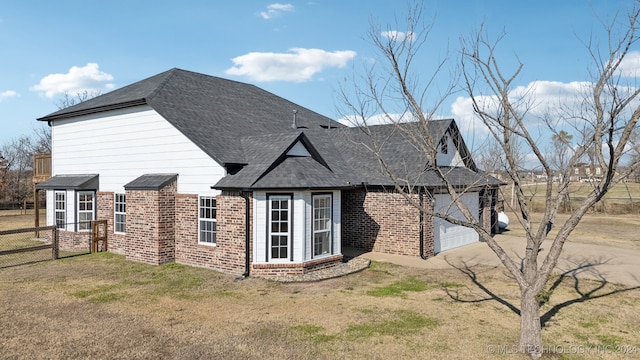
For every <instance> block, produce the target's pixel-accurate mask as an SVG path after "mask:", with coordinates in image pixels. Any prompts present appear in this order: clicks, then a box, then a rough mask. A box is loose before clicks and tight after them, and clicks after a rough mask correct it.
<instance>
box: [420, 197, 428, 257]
mask: <svg viewBox="0 0 640 360" xmlns="http://www.w3.org/2000/svg"><path fill="white" fill-rule="evenodd" d="M418 198H419V199H420V257H421V258H422V260H427V258H428V257H427V256H426V255H425V254H424V194H423V193H422V192H421V193H420V195H418Z"/></svg>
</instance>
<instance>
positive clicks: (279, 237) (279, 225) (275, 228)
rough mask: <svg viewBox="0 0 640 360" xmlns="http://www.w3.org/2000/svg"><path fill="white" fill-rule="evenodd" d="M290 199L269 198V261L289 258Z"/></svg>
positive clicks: (286, 197) (282, 197) (285, 196)
mask: <svg viewBox="0 0 640 360" xmlns="http://www.w3.org/2000/svg"><path fill="white" fill-rule="evenodd" d="M290 216H291V197H290V196H288V195H276V196H270V197H269V240H270V250H271V259H287V258H289V246H290V243H291V241H290V230H291V229H290V228H291V218H290Z"/></svg>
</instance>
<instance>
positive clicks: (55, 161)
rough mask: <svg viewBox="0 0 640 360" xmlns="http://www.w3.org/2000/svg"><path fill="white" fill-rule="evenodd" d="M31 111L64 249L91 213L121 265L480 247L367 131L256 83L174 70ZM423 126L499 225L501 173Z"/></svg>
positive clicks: (288, 264) (411, 168)
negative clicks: (46, 131)
mask: <svg viewBox="0 0 640 360" xmlns="http://www.w3.org/2000/svg"><path fill="white" fill-rule="evenodd" d="M38 120H40V121H46V122H48V123H49V125H50V126H51V127H52V174H53V177H52V178H50V179H49V180H47V181H45V182H42V183H39V184H38V189H40V190H44V191H46V199H47V224H50V225H52V224H56V226H57V227H58V229H59V241H60V242H61V244H62V246H63V247H66V248H74V247H76V248H80V247H82V248H86V244H87V242H88V241H89V230H90V221H91V220H94V219H98V220H102V219H104V220H107V222H108V235H109V248H108V250H109V251H111V252H114V253H119V254H124V255H125V256H126V257H127V258H128V259H131V260H134V261H141V262H145V263H151V264H162V263H167V262H173V261H175V262H179V263H182V264H187V265H192V266H199V267H206V268H211V269H215V270H219V271H222V272H226V273H231V274H238V275H240V274H244V275H252V276H263V277H270V276H278V275H279V274H282V273H288V274H302V273H307V272H311V271H314V270H317V269H322V268H326V267H329V266H333V265H335V264H337V263H340V262H341V261H342V259H343V254H342V249H343V248H344V247H358V248H363V249H367V250H375V251H381V252H386V253H393V254H402V255H410V256H422V257H424V258H427V257H429V256H433V255H434V254H435V253H437V252H440V251H445V250H447V249H449V248H452V247H456V246H461V245H464V244H468V243H472V242H476V241H478V235H477V234H476V233H475V232H474V231H473V230H470V229H468V228H465V227H461V226H456V225H453V224H450V223H448V222H446V221H443V220H439V219H433V218H431V217H429V216H426V215H424V214H423V213H421V212H420V211H418V210H417V209H416V208H415V207H414V206H411V205H410V204H409V203H408V202H407V200H406V199H405V198H403V196H402V195H401V194H399V193H398V192H396V191H394V190H393V181H391V179H390V178H389V176H387V175H385V174H384V173H383V172H382V171H381V169H380V165H379V162H378V160H377V158H376V157H375V156H373V154H372V153H371V152H369V151H367V150H366V148H365V147H364V146H363V144H367V142H370V141H372V140H371V139H372V138H371V137H368V136H366V135H365V134H364V132H363V131H362V130H361V129H358V128H348V127H345V126H343V125H341V124H339V123H337V122H335V121H333V120H331V119H329V118H327V117H325V116H322V115H320V114H317V113H315V112H313V111H311V110H308V109H306V108H304V107H302V106H299V105H296V104H294V103H292V102H290V101H287V100H285V99H283V98H281V97H278V96H276V95H274V94H271V93H269V92H266V91H264V90H262V89H259V88H257V87H255V86H253V85H248V84H244V83H239V82H235V81H230V80H226V79H221V78H217V77H212V76H207V75H203V74H198V73H194V72H189V71H184V70H180V69H172V70H169V71H167V72H164V73H161V74H158V75H155V76H153V77H150V78H148V79H145V80H142V81H139V82H137V83H134V84H131V85H129V86H126V87H123V88H120V89H118V90H115V91H112V92H110V93H106V94H104V95H101V96H98V97H96V98H93V99H90V100H88V101H86V102H83V103H80V104H77V105H74V106H71V107H69V108H66V109H63V110H60V111H57V112H54V113H52V114H50V115H47V116H44V117H42V118H39V119H38ZM406 126H415V125H411V124H407V125H406ZM371 131H372V134H373V136H374V137H379V138H381V139H382V138H384V140H385V144H386V145H385V147H384V148H383V156H384V158H385V159H386V160H388V161H389V164H391V166H392V167H394V169H395V170H397V171H398V172H399V173H400V172H402V174H403V178H406V179H411V181H412V183H413V184H418V185H423V186H422V187H421V189H427V190H426V191H425V190H423V191H416V192H415V194H412V196H413V198H414V199H415V201H427V200H425V199H427V198H429V199H434V203H433V206H434V207H435V209H436V210H439V211H443V212H444V211H450V212H456V211H457V212H459V210H457V209H456V208H455V206H451V199H450V197H449V195H447V194H445V192H444V191H443V189H442V182H441V181H440V179H439V178H438V177H437V176H435V175H434V173H433V170H429V168H428V166H427V165H428V161H427V160H426V157H425V156H424V154H421V153H420V152H419V151H416V149H415V148H414V147H413V146H411V144H409V143H408V142H407V140H406V138H405V137H404V136H402V134H401V133H400V132H397V131H395V130H394V128H393V127H392V126H388V125H379V126H373V127H371ZM428 131H429V132H431V133H432V134H434V136H435V137H437V138H438V139H441V140H440V146H439V148H440V150H439V154H438V166H441V168H442V169H445V170H446V173H447V176H448V177H449V179H450V180H451V181H452V182H453V183H454V184H455V185H456V186H466V187H470V189H471V190H472V191H470V192H468V193H466V194H465V195H464V197H463V200H464V201H465V202H466V204H467V205H468V206H469V208H470V209H472V211H473V212H474V214H477V216H478V219H480V221H481V222H482V224H483V226H485V227H486V228H487V229H490V228H492V224H495V216H496V215H495V211H494V205H495V201H496V198H497V191H496V189H497V186H499V185H500V182H499V181H497V180H496V179H494V178H492V177H489V176H486V175H484V174H482V173H481V172H479V171H478V169H477V168H476V166H475V164H474V162H473V160H472V158H471V155H470V153H469V151H468V149H467V148H466V145H465V144H464V141H463V139H462V137H461V136H460V133H459V131H458V129H457V126H456V124H455V122H454V121H453V120H442V121H433V122H431V123H430V124H429V129H428ZM457 216H461V215H460V214H458V215H457Z"/></svg>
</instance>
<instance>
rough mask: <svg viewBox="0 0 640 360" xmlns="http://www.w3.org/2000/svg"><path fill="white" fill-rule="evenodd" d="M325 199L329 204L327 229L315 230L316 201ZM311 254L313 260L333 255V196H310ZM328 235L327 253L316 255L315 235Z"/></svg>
mask: <svg viewBox="0 0 640 360" xmlns="http://www.w3.org/2000/svg"><path fill="white" fill-rule="evenodd" d="M321 198H325V199H327V200H328V204H329V218H328V220H329V227H328V228H327V229H323V230H317V229H316V211H315V210H316V202H315V201H316V199H321ZM311 224H312V225H311V227H312V231H311V254H312V258H313V259H318V258H322V257H326V256H331V255H332V253H333V194H314V195H312V196H311ZM320 233H329V239H328V240H329V244H328V245H327V246H328V248H329V251H328V252H327V253H324V254H316V234H320Z"/></svg>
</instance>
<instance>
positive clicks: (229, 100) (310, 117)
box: [38, 69, 500, 189]
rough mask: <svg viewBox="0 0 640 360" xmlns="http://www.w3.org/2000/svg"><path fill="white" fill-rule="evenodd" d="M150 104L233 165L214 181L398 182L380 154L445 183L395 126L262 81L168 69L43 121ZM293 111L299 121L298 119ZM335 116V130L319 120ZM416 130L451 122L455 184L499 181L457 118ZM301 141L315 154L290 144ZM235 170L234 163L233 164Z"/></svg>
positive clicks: (405, 173)
mask: <svg viewBox="0 0 640 360" xmlns="http://www.w3.org/2000/svg"><path fill="white" fill-rule="evenodd" d="M140 105H148V106H150V107H152V108H153V109H154V110H155V111H157V112H158V113H159V114H160V115H161V116H162V117H164V118H165V119H166V120H167V121H168V122H170V123H171V124H172V125H173V126H175V127H176V128H177V129H178V130H179V131H181V132H182V133H183V134H184V135H185V136H186V137H187V138H189V139H190V140H191V141H192V142H193V143H195V144H196V145H197V146H199V147H200V148H201V149H202V150H203V151H204V152H205V153H207V154H208V155H209V156H210V157H211V158H212V159H214V160H215V161H217V162H218V163H220V164H221V165H223V166H227V165H234V166H235V169H239V171H237V172H236V171H235V170H234V171H230V173H229V174H228V175H227V176H226V177H224V178H223V179H222V180H220V181H219V182H218V183H217V184H215V187H217V188H232V189H258V188H260V189H266V188H330V187H333V188H339V187H346V186H357V185H359V184H363V183H366V184H368V185H370V186H393V181H392V179H391V178H390V177H389V176H388V174H387V173H386V172H385V171H384V170H383V169H382V167H381V165H380V162H379V161H378V158H377V157H376V156H375V155H374V153H373V152H371V151H370V150H369V149H370V148H373V147H374V145H378V146H379V149H380V154H381V156H382V158H383V159H384V160H385V162H386V163H387V164H388V166H389V167H390V168H391V170H392V171H393V172H394V173H395V174H397V175H398V177H399V178H400V179H401V180H402V181H405V182H406V183H407V184H411V185H418V184H419V185H424V186H441V185H442V181H441V179H440V178H439V177H438V176H436V174H435V172H434V171H433V170H429V167H428V165H429V164H428V160H427V156H426V155H425V154H424V153H423V152H422V151H421V150H420V148H419V146H416V144H415V143H412V141H409V140H408V138H407V135H406V133H403V132H402V131H399V129H398V128H397V127H396V126H395V125H377V126H371V127H369V128H367V131H370V134H365V132H364V131H363V129H360V128H347V127H344V126H343V125H341V124H339V123H337V122H335V121H333V120H331V119H329V118H327V117H325V116H323V115H320V114H317V113H315V112H313V111H311V110H309V109H306V108H304V107H302V106H300V105H296V104H294V103H292V102H290V101H288V100H286V99H283V98H281V97H278V96H276V95H274V94H271V93H269V92H267V91H265V90H262V89H260V88H258V87H256V86H253V85H249V84H245V83H240V82H236V81H231V80H226V79H222V78H218V77H213V76H208V75H204V74H198V73H194V72H190V71H185V70H180V69H171V70H169V71H166V72H163V73H161V74H158V75H155V76H152V77H150V78H147V79H145V80H142V81H139V82H137V83H134V84H131V85H129V86H125V87H123V88H120V89H117V90H114V91H112V92H109V93H106V94H104V95H101V96H98V97H96V98H93V99H90V100H88V101H85V102H82V103H79V104H77V105H74V106H71V107H68V108H66V109H63V110H60V111H57V112H54V113H52V114H49V115H47V116H44V117H42V118H39V119H38V120H41V121H55V120H58V119H64V118H70V117H75V116H80V115H86V114H93V113H99V112H103V111H109V110H114V109H120V108H127V107H132V106H140ZM294 110H296V111H297V113H296V123H297V125H298V126H297V127H296V128H294V127H293V126H292V122H293V111H294ZM327 125H330V126H331V127H333V128H332V129H322V127H325V128H326V127H327ZM401 126H402V129H405V130H407V131H408V133H410V134H418V135H425V134H427V133H428V134H430V135H431V136H432V137H433V139H435V140H439V139H441V138H442V136H443V135H444V134H445V132H447V131H449V133H450V134H451V136H453V137H454V142H457V144H458V149H459V150H460V152H461V154H462V157H463V159H464V161H465V164H466V166H467V168H448V169H445V170H446V177H447V179H448V180H449V181H451V182H452V183H453V184H454V185H470V184H478V185H497V184H500V182H499V181H498V180H496V179H494V178H491V177H486V176H484V175H483V174H481V173H479V172H477V169H476V166H475V164H474V163H473V160H472V159H471V156H470V154H469V151H468V149H467V147H466V145H465V144H464V141H463V140H462V137H461V136H460V134H459V131H458V129H457V126H456V124H455V122H454V121H453V120H451V119H449V120H438V121H431V122H429V123H428V126H427V127H426V128H422V127H421V126H420V125H419V124H417V123H407V124H402V125H401ZM297 142H302V143H303V144H304V145H305V147H306V148H307V149H308V150H309V152H310V153H311V155H312V156H311V157H291V156H287V155H286V153H287V151H288V150H289V149H291V147H292V146H294V145H295V144H296V143H297ZM227 169H231V167H230V166H229V167H227ZM172 176H175V174H148V175H144V176H142V177H140V178H138V179H136V180H134V181H132V182H131V183H129V184H127V185H126V186H127V187H128V188H133V187H136V188H140V187H142V188H149V187H152V188H154V187H155V188H157V187H158V186H162V185H163V184H165V183H164V182H165V181H167V179H169V178H172Z"/></svg>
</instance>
